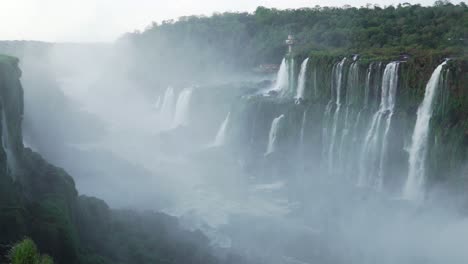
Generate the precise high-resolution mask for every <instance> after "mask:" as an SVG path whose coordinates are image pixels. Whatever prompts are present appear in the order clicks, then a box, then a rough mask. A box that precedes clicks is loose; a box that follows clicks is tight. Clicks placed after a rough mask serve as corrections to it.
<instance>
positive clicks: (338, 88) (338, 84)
mask: <svg viewBox="0 0 468 264" xmlns="http://www.w3.org/2000/svg"><path fill="white" fill-rule="evenodd" d="M345 62H346V58H343V59H342V60H341V61H340V62H339V63H338V64H337V65H336V67H334V71H333V73H332V74H333V76H332V82H333V84H334V85H332V88H334V91H335V95H336V98H335V99H336V101H335V114H334V115H333V123H332V131H331V138H330V145H329V149H328V169H329V172H331V171H332V170H333V166H334V163H335V162H334V161H335V155H334V152H335V141H336V134H337V129H338V121H339V117H340V110H341V92H342V86H343V85H342V83H343V66H344V63H345Z"/></svg>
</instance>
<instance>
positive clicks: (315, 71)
mask: <svg viewBox="0 0 468 264" xmlns="http://www.w3.org/2000/svg"><path fill="white" fill-rule="evenodd" d="M312 84H313V85H314V99H316V98H317V97H318V85H317V66H315V67H314V70H313V71H312Z"/></svg>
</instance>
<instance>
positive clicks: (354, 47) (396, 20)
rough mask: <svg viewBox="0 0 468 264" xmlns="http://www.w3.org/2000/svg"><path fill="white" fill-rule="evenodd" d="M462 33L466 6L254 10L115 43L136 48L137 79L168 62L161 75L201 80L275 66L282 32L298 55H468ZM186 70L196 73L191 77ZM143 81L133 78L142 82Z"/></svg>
mask: <svg viewBox="0 0 468 264" xmlns="http://www.w3.org/2000/svg"><path fill="white" fill-rule="evenodd" d="M467 28H468V7H467V5H466V4H465V3H464V2H461V3H460V4H458V5H454V4H451V3H450V2H444V1H437V2H436V3H435V4H434V6H430V7H426V6H421V5H410V4H399V5H398V6H387V7H384V8H382V7H379V6H378V5H368V6H366V7H361V8H356V7H350V6H345V7H342V8H333V7H320V6H316V7H313V8H302V9H288V10H278V9H270V8H265V7H258V8H257V10H256V11H255V12H254V13H252V14H251V13H222V14H214V15H213V16H210V17H205V16H189V17H181V18H179V19H178V20H168V21H164V22H162V23H161V24H157V23H153V24H152V26H150V27H149V28H148V29H146V30H145V31H143V32H141V33H140V32H135V33H131V34H127V35H125V36H124V37H123V38H122V39H121V41H122V42H125V41H130V42H131V43H133V44H134V45H135V49H136V50H137V52H135V53H136V60H137V62H136V63H135V65H136V66H135V67H136V68H137V69H138V70H135V72H138V73H140V74H141V73H142V70H143V71H144V69H143V68H144V67H146V65H148V64H150V65H153V64H156V62H166V63H165V64H163V65H164V67H165V69H164V71H165V73H169V75H168V76H170V77H173V76H176V75H178V76H180V75H185V76H187V77H188V78H189V79H196V78H200V79H201V78H202V77H200V71H201V72H202V73H206V74H207V75H209V74H210V73H211V74H212V73H213V70H215V71H214V72H215V73H216V74H219V72H220V71H221V70H220V69H226V70H229V71H232V70H237V71H244V72H245V71H250V70H252V68H254V67H256V66H258V65H259V64H270V63H273V64H278V63H279V62H280V61H281V58H282V57H283V56H284V54H285V51H286V44H285V39H286V38H287V36H288V34H292V35H293V36H294V37H295V38H296V48H295V50H296V53H297V54H308V53H311V52H316V53H317V52H319V53H332V54H336V53H348V54H350V53H360V54H370V55H372V56H373V57H382V56H384V57H385V56H386V57H388V56H397V55H400V54H403V53H409V54H418V55H421V54H422V55H428V54H434V53H442V54H444V55H446V56H466V51H467V47H468V30H467ZM182 64H183V65H182ZM138 65H140V67H139V66H138ZM155 67H157V65H155ZM171 68H172V69H171ZM192 68H196V69H197V70H198V71H197V73H194V72H191V71H190V69H192ZM159 70H160V69H159V68H158V69H155V68H151V71H152V72H151V73H152V74H153V75H155V74H156V75H157V72H160V71H159ZM161 70H163V69H161ZM203 70H205V72H203ZM144 76H145V75H144V74H141V75H138V77H139V78H147V77H144ZM146 76H147V75H146ZM150 76H151V74H150ZM164 76H165V75H164V74H163V75H161V77H164ZM166 76H167V75H166ZM158 77H160V76H158ZM154 79H159V80H161V79H164V78H156V77H155V78H154Z"/></svg>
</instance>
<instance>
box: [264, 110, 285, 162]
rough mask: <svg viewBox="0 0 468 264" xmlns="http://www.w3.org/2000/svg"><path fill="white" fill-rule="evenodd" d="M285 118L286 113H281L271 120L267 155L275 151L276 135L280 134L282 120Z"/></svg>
mask: <svg viewBox="0 0 468 264" xmlns="http://www.w3.org/2000/svg"><path fill="white" fill-rule="evenodd" d="M283 119H284V115H280V116H278V117H276V118H275V119H273V122H271V128H270V133H269V135H268V146H267V150H266V152H265V155H268V154H271V153H273V152H274V151H275V148H276V137H277V135H278V130H279V128H280V125H281V121H282V120H283Z"/></svg>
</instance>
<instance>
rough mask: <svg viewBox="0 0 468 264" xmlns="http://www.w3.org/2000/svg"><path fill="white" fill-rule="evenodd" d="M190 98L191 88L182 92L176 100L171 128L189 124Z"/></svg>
mask: <svg viewBox="0 0 468 264" xmlns="http://www.w3.org/2000/svg"><path fill="white" fill-rule="evenodd" d="M191 97H192V88H186V89H184V90H182V91H181V92H180V94H179V97H178V98H177V104H176V107H175V115H174V122H173V123H172V127H174V128H176V127H178V126H185V125H187V124H188V122H189V113H190V108H189V107H190V98H191Z"/></svg>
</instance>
